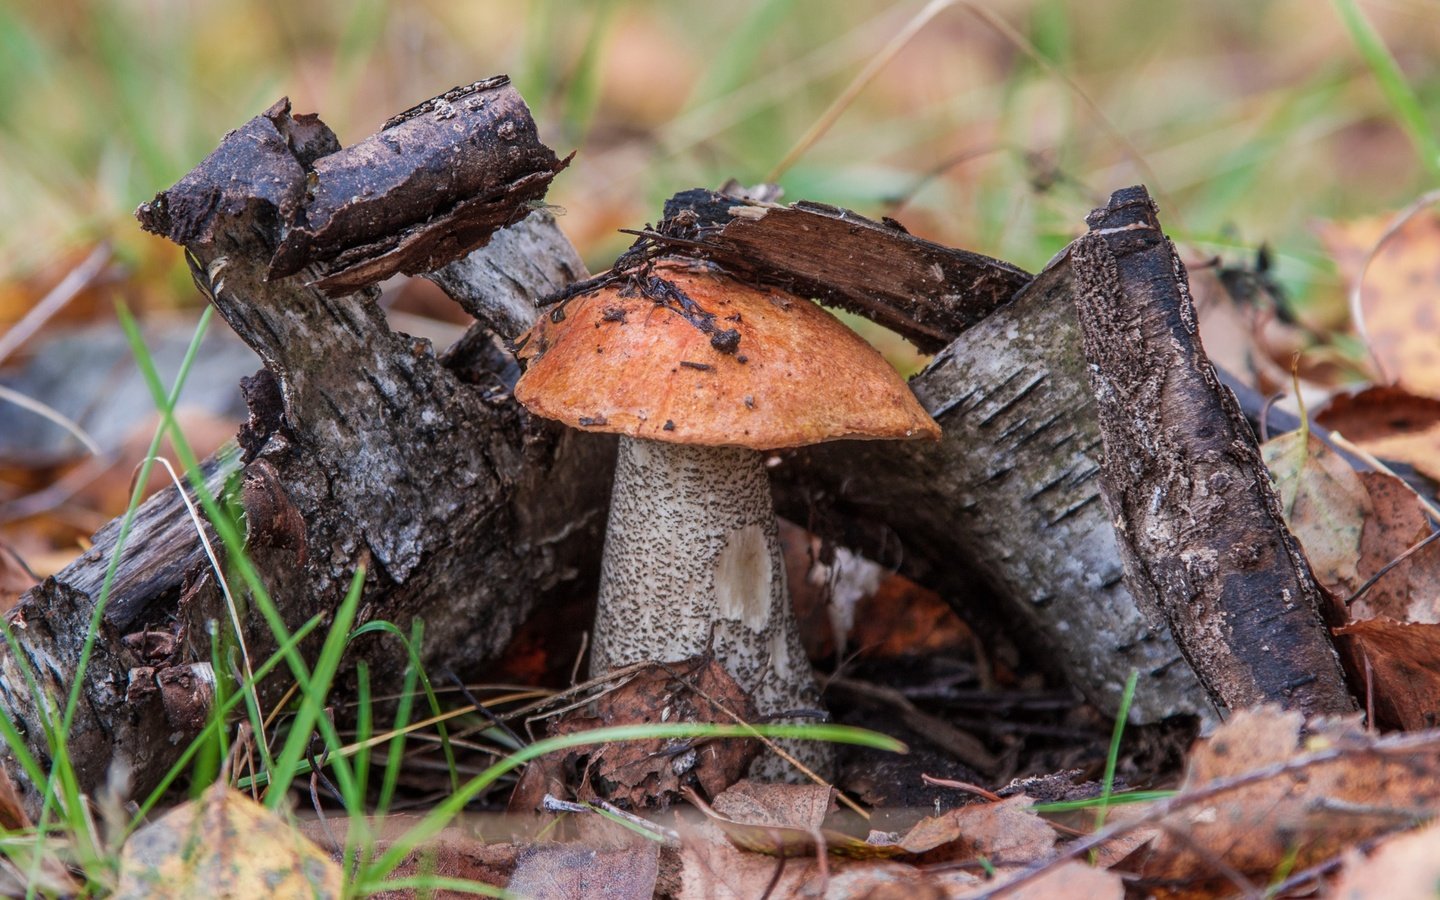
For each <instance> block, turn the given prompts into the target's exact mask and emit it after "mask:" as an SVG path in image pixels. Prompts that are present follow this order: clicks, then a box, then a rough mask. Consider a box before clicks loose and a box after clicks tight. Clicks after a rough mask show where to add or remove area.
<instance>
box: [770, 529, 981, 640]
mask: <svg viewBox="0 0 1440 900" xmlns="http://www.w3.org/2000/svg"><path fill="white" fill-rule="evenodd" d="M780 545H781V548H782V549H783V551H784V554H785V569H786V574H787V578H788V580H789V584H790V597H791V600H792V602H793V603H794V606H795V618H796V620H797V622H798V623H799V627H800V639H801V641H802V642H803V643H804V645H805V652H806V653H807V654H809V656H810V658H811V659H816V660H818V659H828V658H831V657H833V656H834V655H835V653H836V644H837V641H838V643H839V645H840V647H841V648H842V650H843V652H844V653H846V654H847V655H853V656H854V658H856V659H865V660H875V659H889V658H893V657H897V656H919V655H934V654H938V653H945V652H953V651H957V650H960V649H962V648H966V647H969V645H970V642H971V641H972V640H973V635H972V633H971V631H970V629H969V628H968V627H966V625H965V623H964V622H962V621H960V617H959V616H957V615H956V614H955V610H954V609H952V608H951V607H950V605H949V604H948V603H946V602H945V600H944V598H942V597H941V596H940V595H939V594H937V593H935V592H934V591H931V590H929V589H928V588H925V587H922V586H920V585H919V584H916V583H915V582H914V581H911V580H910V579H909V578H906V577H905V576H903V575H900V574H897V573H895V572H891V571H889V570H887V569H885V568H884V567H882V566H880V565H879V564H878V563H875V562H873V561H872V560H869V559H866V558H865V557H863V556H860V555H859V554H857V553H853V552H851V551H850V550H848V549H846V548H844V547H836V546H833V545H829V544H827V543H826V542H825V541H824V540H822V539H821V538H820V537H819V536H818V535H814V534H811V533H810V532H808V531H806V530H805V529H804V528H801V527H800V526H798V525H795V524H793V523H791V522H788V521H786V520H785V519H781V520H780Z"/></svg>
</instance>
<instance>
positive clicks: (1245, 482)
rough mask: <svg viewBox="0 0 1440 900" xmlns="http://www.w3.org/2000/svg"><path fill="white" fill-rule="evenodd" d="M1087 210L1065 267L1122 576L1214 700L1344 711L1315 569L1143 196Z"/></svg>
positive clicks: (1129, 193) (1136, 193) (1128, 194)
mask: <svg viewBox="0 0 1440 900" xmlns="http://www.w3.org/2000/svg"><path fill="white" fill-rule="evenodd" d="M1088 221H1089V224H1090V233H1089V234H1087V235H1086V236H1085V237H1083V238H1081V239H1080V240H1078V241H1076V242H1075V244H1074V245H1072V247H1071V252H1070V256H1071V267H1072V270H1073V271H1074V276H1075V283H1076V291H1075V298H1076V302H1077V305H1078V312H1079V319H1080V326H1081V333H1082V335H1083V337H1084V348H1085V356H1086V358H1087V359H1088V360H1089V362H1090V383H1091V388H1092V390H1093V392H1094V394H1095V405H1096V410H1097V413H1098V419H1099V423H1100V433H1101V435H1102V437H1103V438H1104V443H1105V457H1104V463H1103V465H1102V470H1101V490H1102V494H1103V495H1104V498H1105V502H1106V505H1107V507H1108V508H1109V510H1110V513H1111V516H1112V517H1113V519H1114V523H1115V533H1116V538H1117V541H1118V543H1119V546H1120V556H1121V558H1122V560H1123V561H1124V563H1125V582H1126V584H1127V585H1128V586H1129V588H1130V591H1131V593H1132V594H1134V595H1135V597H1136V598H1137V600H1139V601H1140V603H1141V608H1142V609H1147V610H1149V611H1150V612H1151V613H1152V615H1156V617H1157V618H1163V620H1164V621H1165V622H1166V623H1168V624H1169V626H1170V630H1171V632H1172V633H1173V634H1174V636H1175V641H1176V643H1177V644H1178V645H1179V646H1180V649H1181V651H1182V652H1183V653H1184V654H1185V658H1186V659H1187V660H1189V661H1190V665H1191V666H1192V667H1193V668H1194V669H1195V672H1196V674H1197V675H1199V676H1200V681H1201V683H1203V684H1204V685H1205V687H1206V689H1207V690H1208V691H1209V692H1210V695H1211V697H1212V698H1213V699H1214V701H1215V702H1216V703H1217V704H1219V705H1221V706H1223V707H1228V708H1229V709H1241V708H1244V707H1248V706H1253V705H1255V704H1258V703H1263V702H1267V701H1274V702H1280V703H1283V704H1284V705H1285V706H1287V707H1289V708H1292V709H1298V710H1300V711H1302V712H1304V713H1306V714H1311V715H1313V714H1317V713H1345V712H1350V711H1351V710H1353V709H1354V701H1353V700H1352V699H1351V696H1350V694H1349V692H1348V690H1347V688H1346V684H1345V678H1344V675H1343V674H1342V672H1341V669H1340V662H1339V659H1338V658H1337V656H1336V654H1335V649H1334V647H1333V645H1332V644H1331V642H1330V638H1329V635H1328V633H1327V631H1326V628H1325V624H1324V622H1323V621H1322V619H1321V611H1320V594H1319V591H1318V589H1317V588H1316V586H1315V580H1314V577H1313V576H1312V574H1311V572H1310V568H1309V565H1308V564H1307V563H1306V561H1305V557H1304V556H1303V555H1302V554H1301V552H1300V548H1299V546H1298V545H1297V544H1296V542H1295V538H1294V537H1293V536H1292V535H1291V534H1290V531H1289V530H1288V529H1287V528H1286V527H1285V522H1284V519H1283V518H1282V516H1281V512H1280V503H1279V500H1278V499H1277V497H1276V495H1275V491H1274V488H1273V487H1272V485H1271V483H1270V477H1269V473H1268V472H1267V471H1266V469H1265V464H1264V462H1263V461H1262V460H1261V458H1260V453H1259V448H1258V447H1257V446H1256V443H1255V437H1254V434H1253V433H1252V432H1251V431H1250V428H1249V425H1248V424H1247V423H1246V422H1245V420H1244V418H1243V417H1242V416H1241V414H1240V409H1239V406H1238V404H1237V403H1236V402H1235V398H1234V396H1233V395H1231V393H1230V392H1229V391H1228V390H1226V389H1225V388H1224V387H1222V386H1221V385H1220V383H1219V381H1218V380H1217V378H1216V376H1215V368H1214V366H1213V365H1212V364H1211V363H1210V360H1209V359H1208V358H1207V357H1206V356H1205V351H1204V348H1203V347H1202V346H1201V344H1200V336H1199V333H1198V330H1197V328H1196V321H1195V308H1194V304H1193V303H1192V302H1191V299H1190V293H1189V286H1188V281H1187V278H1186V274H1185V267H1184V265H1182V264H1181V262H1180V258H1179V256H1178V255H1176V253H1175V248H1174V246H1173V245H1172V244H1171V243H1170V241H1169V240H1168V239H1166V237H1165V235H1164V234H1162V233H1161V231H1160V227H1159V222H1158V220H1157V218H1156V213H1155V206H1154V203H1153V202H1152V201H1151V200H1150V196H1149V194H1147V193H1146V192H1145V189H1144V188H1128V189H1126V190H1123V191H1118V192H1116V194H1115V195H1114V196H1113V197H1111V199H1110V204H1109V206H1108V207H1107V208H1105V209H1101V210H1096V211H1095V212H1093V213H1091V215H1090V217H1089V219H1088Z"/></svg>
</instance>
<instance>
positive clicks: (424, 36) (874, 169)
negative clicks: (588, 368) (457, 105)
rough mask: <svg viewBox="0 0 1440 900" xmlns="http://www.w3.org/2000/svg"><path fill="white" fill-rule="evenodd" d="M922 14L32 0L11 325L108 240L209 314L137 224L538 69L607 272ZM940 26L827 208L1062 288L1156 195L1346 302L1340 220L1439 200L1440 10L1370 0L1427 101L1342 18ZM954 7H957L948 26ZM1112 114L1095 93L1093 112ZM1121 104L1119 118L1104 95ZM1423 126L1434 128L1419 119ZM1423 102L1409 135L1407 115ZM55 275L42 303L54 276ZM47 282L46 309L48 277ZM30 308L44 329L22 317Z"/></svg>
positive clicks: (1267, 6) (0, 46)
mask: <svg viewBox="0 0 1440 900" xmlns="http://www.w3.org/2000/svg"><path fill="white" fill-rule="evenodd" d="M926 8H927V7H926V6H925V4H924V3H921V2H900V3H896V2H878V0H847V2H837V0H753V2H724V3H722V2H714V0H669V2H662V0H608V2H607V0H596V2H560V0H503V2H500V0H476V2H463V3H461V2H456V3H442V2H439V0H431V2H424V0H413V2H406V0H397V2H383V0H352V2H307V3H287V2H282V0H224V2H220V0H110V2H104V0H50V2H35V0H25V2H20V3H18V4H17V3H16V2H14V0H10V2H8V3H6V4H4V5H0V283H3V284H4V285H5V286H6V289H7V290H8V291H9V296H10V298H11V301H12V302H11V304H10V305H9V308H8V310H7V309H5V308H4V304H0V316H3V317H0V325H3V324H4V323H5V322H7V321H13V319H14V318H15V317H16V315H17V314H18V313H20V312H23V306H24V301H25V298H26V297H28V296H31V295H32V294H33V290H21V289H19V288H16V287H14V286H15V285H16V284H18V283H21V282H25V280H26V279H32V280H35V281H37V283H38V282H48V281H52V280H53V279H47V278H46V277H44V274H43V273H45V272H46V271H47V268H56V267H58V268H60V269H63V267H64V266H65V265H67V264H70V265H73V263H74V260H75V259H76V258H77V257H76V255H77V254H78V253H82V252H83V251H84V249H85V248H86V247H88V246H91V245H92V244H93V242H95V241H96V240H97V239H101V238H108V239H110V240H112V241H113V242H114V243H115V245H116V248H117V253H118V255H119V258H120V259H121V260H122V261H124V262H126V263H128V264H130V266H132V270H131V271H132V272H133V273H134V275H135V278H136V279H137V280H138V281H139V282H141V283H142V284H146V285H153V286H154V287H155V290H154V291H153V293H152V292H151V291H149V290H146V291H145V293H146V294H147V295H150V302H151V303H159V304H162V305H163V304H166V303H174V304H183V305H194V304H196V303H198V298H197V297H196V296H195V294H194V292H193V291H192V290H190V289H189V288H188V287H187V284H186V282H187V278H186V277H185V276H184V275H183V273H182V268H183V267H182V266H181V265H180V262H179V259H178V256H177V254H176V252H175V251H174V248H171V247H169V246H166V245H165V244H164V243H163V242H162V241H160V240H159V239H156V238H152V237H149V236H146V235H143V234H141V233H140V231H139V229H138V227H137V226H136V225H135V223H134V221H133V219H132V218H131V213H132V211H133V210H134V208H135V206H136V205H137V204H138V203H140V202H142V201H144V200H146V199H148V198H150V197H151V196H153V195H154V194H155V192H156V191H158V190H160V189H162V188H164V187H166V186H168V185H169V184H171V183H172V182H174V181H175V180H176V179H178V178H179V177H180V176H181V175H183V174H184V173H185V172H186V171H187V170H188V169H189V168H190V167H191V166H193V165H194V164H195V163H196V162H198V161H199V159H201V158H202V157H203V156H204V155H205V154H206V153H208V152H209V151H210V150H211V149H212V148H213V147H214V146H215V144H216V143H217V142H218V141H219V139H220V137H221V135H222V134H223V133H224V132H225V131H226V130H228V129H230V128H234V127H236V126H238V125H240V124H241V123H243V122H244V121H245V120H246V119H248V118H249V117H251V116H253V115H256V114H257V113H259V112H260V111H261V110H263V109H264V108H265V107H266V106H268V105H269V104H270V103H272V102H273V101H274V100H275V99H277V98H278V97H280V96H281V95H288V96H289V97H290V98H291V99H292V100H293V101H294V104H295V108H296V110H297V111H299V112H310V111H314V112H318V113H320V115H321V117H322V118H323V119H324V120H325V121H326V122H327V123H328V124H329V125H330V126H331V127H332V128H334V129H335V131H336V132H337V133H338V134H339V135H340V138H341V140H342V141H343V142H346V143H349V142H353V141H356V140H359V139H360V138H362V137H364V136H365V135H367V134H369V133H371V132H372V131H374V130H375V129H376V128H378V127H379V126H380V124H381V123H382V122H383V121H384V120H385V119H386V118H387V117H388V116H390V115H392V114H394V113H396V112H398V111H400V110H402V109H404V108H406V107H408V106H410V105H412V104H414V103H416V102H418V101H420V100H423V99H425V98H427V97H429V96H431V95H433V94H436V93H438V92H440V91H442V90H445V89H447V88H449V87H451V86H453V85H456V84H460V83H465V82H469V81H472V80H475V79H477V78H480V77H483V76H487V75H491V74H494V73H498V72H508V73H510V74H511V75H512V76H513V77H514V78H515V80H516V82H517V83H518V85H519V87H520V89H521V91H522V93H523V94H524V96H525V97H526V98H527V99H528V101H529V102H530V104H531V106H532V108H533V109H534V112H535V114H536V118H537V120H538V121H539V122H540V126H541V136H542V138H543V139H544V140H546V141H547V143H549V144H550V145H551V146H552V147H554V148H555V149H556V150H557V151H558V152H560V153H562V154H564V153H568V152H569V151H571V150H575V151H578V153H577V156H576V159H575V162H574V164H573V165H572V166H571V168H570V169H569V170H568V171H566V172H564V173H563V174H562V175H561V176H560V177H559V178H558V179H557V181H556V182H555V186H554V188H553V190H552V192H551V194H550V197H549V200H550V202H552V203H554V204H555V205H557V206H558V207H561V208H563V210H564V216H563V218H562V219H561V225H562V227H563V228H564V229H565V231H566V232H567V233H568V234H569V235H570V237H571V239H572V240H574V241H575V242H576V244H577V245H578V246H579V247H580V249H581V251H582V253H583V254H584V255H585V257H586V259H587V260H588V261H589V262H590V263H591V264H592V265H593V266H597V267H600V266H604V265H605V264H606V263H607V262H608V260H609V259H610V258H612V257H613V256H614V254H615V253H616V252H617V251H618V250H620V249H622V248H623V247H624V246H625V245H626V244H627V243H628V240H629V239H628V238H626V237H624V236H621V235H617V234H616V233H615V229H616V228H619V227H636V226H639V225H641V224H642V223H644V222H646V221H653V220H654V219H655V218H656V216H657V214H658V210H659V206H660V203H661V201H662V200H663V199H664V198H665V197H666V196H668V195H670V194H671V193H673V192H675V191H677V190H680V189H683V188H687V187H692V186H697V185H706V186H714V185H717V184H719V183H720V182H722V181H723V180H724V179H726V178H729V177H732V176H733V177H736V178H739V179H740V180H742V181H746V182H755V181H758V180H760V179H763V178H764V177H765V176H766V174H767V173H768V172H769V171H770V170H771V169H772V168H773V167H774V166H775V165H776V164H777V163H778V162H779V161H780V160H781V159H782V158H783V157H784V156H785V154H786V152H787V150H789V149H790V148H791V147H792V146H793V145H794V144H795V142H796V141H797V139H799V138H800V137H801V135H802V134H804V133H805V132H806V130H807V129H808V128H809V127H810V126H811V125H812V124H813V123H815V122H816V120H817V119H818V118H819V117H820V116H821V115H822V113H823V111H824V110H825V109H826V108H827V107H828V106H829V105H830V104H831V103H832V101H834V100H835V98H836V97H837V96H839V95H840V94H841V93H842V91H844V89H845V87H846V85H847V84H849V83H850V82H851V80H852V79H853V78H854V77H855V76H856V75H857V73H859V72H860V71H861V70H862V69H863V68H864V67H865V66H866V65H867V63H868V62H869V61H871V60H872V59H873V58H875V56H876V54H877V53H878V52H879V51H880V49H881V48H882V47H883V46H884V45H885V44H886V43H887V42H888V41H889V40H890V39H891V38H892V37H893V36H894V35H895V34H896V33H898V32H900V31H901V30H902V29H903V28H904V27H905V26H906V23H907V22H909V21H910V20H912V19H913V18H914V17H915V16H917V15H918V14H920V13H921V11H922V10H925V9H926ZM983 8H984V9H985V10H987V11H989V12H990V13H991V14H993V16H995V17H997V18H998V19H999V20H1002V21H1003V23H1005V24H1007V25H1008V26H1009V27H1010V28H1013V30H1014V34H1013V35H1008V36H1007V34H1005V33H1004V32H1003V30H1002V29H1000V28H997V27H996V26H995V23H994V22H992V21H987V20H986V19H985V17H983V16H981V15H977V14H976V12H975V10H974V9H973V8H972V7H971V6H969V5H967V4H962V3H956V4H952V5H950V6H948V7H947V8H944V9H942V10H940V11H939V12H938V13H937V14H936V15H934V17H933V18H932V19H931V20H929V21H928V23H927V24H926V25H925V26H924V27H923V28H922V29H921V30H920V31H919V33H918V34H917V35H916V36H915V37H914V39H913V40H911V41H910V42H909V43H908V44H906V45H905V47H904V48H903V50H902V51H901V52H899V53H898V54H897V55H896V56H895V57H894V58H893V59H891V60H890V61H889V62H888V63H887V64H886V65H885V66H884V67H883V68H882V69H881V70H880V71H879V73H878V75H877V76H876V77H875V78H874V80H873V81H872V82H871V83H870V84H869V85H868V86H867V87H865V89H864V90H863V91H861V92H860V93H859V94H858V96H857V97H856V98H855V100H854V102H853V103H852V104H851V105H850V106H849V107H848V108H847V109H846V110H845V112H844V113H843V115H841V116H840V117H839V119H838V120H837V121H836V122H835V124H834V127H833V128H832V129H831V130H830V131H829V132H828V133H827V134H825V135H824V137H823V138H821V139H820V140H819V141H818V142H816V143H815V144H814V145H813V146H812V147H811V148H810V149H809V150H808V151H807V152H806V153H805V154H804V155H803V156H802V157H801V158H800V159H799V160H798V162H796V163H795V164H794V165H793V166H792V167H791V168H790V169H789V170H788V171H787V172H785V174H784V176H783V178H782V179H781V183H782V184H783V186H784V188H785V191H786V198H787V199H791V200H794V199H800V198H806V199H815V200H821V201H826V202H830V203H836V204H840V205H844V206H849V207H852V208H854V209H856V210H858V211H860V212H862V213H865V214H867V215H872V216H878V215H882V214H891V215H895V216H896V217H897V218H899V219H900V220H901V221H903V222H904V223H905V224H906V225H907V226H908V227H909V228H910V230H911V231H912V232H915V233H917V234H920V235H922V236H925V237H929V238H932V239H935V240H938V241H942V242H945V243H948V244H952V245H956V246H961V247H965V248H967V249H971V250H976V251H980V252H984V253H988V254H991V255H995V256H999V257H1003V258H1005V259H1008V260H1010V261H1012V262H1014V263H1016V264H1018V265H1021V266H1025V267H1027V268H1031V269H1034V268H1038V267H1039V266H1041V265H1043V264H1044V262H1045V260H1046V259H1047V258H1049V256H1050V255H1051V254H1052V253H1053V252H1055V251H1056V250H1057V249H1059V248H1060V247H1061V246H1063V245H1064V243H1065V242H1066V241H1068V240H1069V239H1070V238H1071V237H1073V236H1074V235H1075V234H1076V233H1077V230H1078V229H1080V228H1081V227H1083V219H1084V215H1085V213H1086V212H1087V211H1088V210H1089V209H1090V208H1091V207H1093V206H1095V205H1097V204H1099V203H1101V202H1103V200H1104V198H1105V196H1106V195H1107V194H1108V193H1109V192H1110V191H1111V190H1112V189H1114V188H1117V187H1121V186H1124V185H1127V184H1131V183H1135V182H1140V181H1144V182H1146V183H1148V184H1149V185H1150V187H1151V189H1152V191H1153V192H1154V193H1155V194H1156V195H1157V196H1158V197H1159V198H1160V200H1161V203H1162V218H1163V221H1165V222H1166V224H1167V226H1168V227H1169V228H1170V230H1171V231H1172V233H1174V234H1175V236H1176V237H1177V238H1179V239H1180V240H1181V241H1182V242H1183V243H1186V244H1188V245H1189V246H1190V248H1191V249H1192V250H1193V251H1196V252H1201V253H1214V252H1221V253H1227V254H1231V255H1233V256H1235V257H1237V258H1238V257H1239V256H1240V255H1241V254H1242V252H1244V253H1248V250H1246V249H1245V248H1253V247H1254V246H1256V245H1258V244H1260V243H1262V242H1268V243H1270V244H1271V245H1272V246H1273V247H1274V248H1275V250H1276V251H1277V257H1278V260H1279V271H1280V275H1281V277H1282V279H1283V280H1284V281H1285V283H1286V284H1287V286H1289V287H1290V288H1291V289H1292V291H1293V293H1294V294H1295V295H1296V296H1297V297H1298V298H1299V299H1300V300H1301V301H1302V302H1305V301H1315V300H1323V299H1324V298H1325V297H1327V296H1334V295H1337V294H1338V291H1339V286H1338V281H1337V278H1336V276H1335V274H1334V271H1333V268H1332V267H1331V266H1330V265H1329V263H1328V262H1327V261H1326V259H1325V258H1324V255H1323V254H1322V253H1321V252H1320V249H1319V245H1318V242H1317V241H1316V239H1315V237H1314V236H1313V233H1312V229H1311V226H1312V223H1313V221H1314V220H1315V219H1317V218H1331V217H1351V216H1356V215H1360V214H1364V213H1371V212H1376V211H1381V210H1389V209H1394V208H1397V207H1399V206H1402V205H1404V204H1405V203H1407V202H1409V201H1410V200H1412V199H1413V198H1414V197H1415V196H1417V195H1418V194H1419V193H1420V192H1422V191H1423V190H1425V189H1427V188H1429V187H1434V186H1435V183H1436V178H1435V174H1434V173H1435V172H1436V171H1437V166H1440V162H1437V161H1435V160H1429V159H1426V154H1425V153H1423V152H1421V151H1420V150H1419V149H1418V146H1421V145H1423V144H1424V140H1425V139H1423V138H1419V137H1418V135H1417V133H1416V126H1417V122H1418V123H1419V124H1420V126H1421V128H1422V130H1426V129H1428V133H1429V134H1430V135H1432V136H1431V137H1430V138H1429V140H1430V141H1431V142H1432V144H1433V140H1434V138H1433V134H1434V131H1435V129H1436V128H1437V127H1440V115H1437V113H1436V108H1437V106H1440V0H1361V2H1359V3H1358V9H1359V10H1360V11H1361V12H1362V13H1363V15H1364V16H1365V17H1366V18H1367V19H1368V21H1369V22H1370V23H1372V24H1373V26H1374V29H1375V32H1376V33H1377V34H1378V36H1379V37H1380V38H1381V39H1382V40H1383V42H1384V46H1385V47H1386V48H1388V52H1389V54H1390V56H1389V57H1388V58H1389V59H1390V60H1391V61H1392V62H1394V63H1395V64H1396V65H1397V66H1398V71H1399V73H1401V75H1402V77H1403V86H1404V87H1405V88H1407V89H1408V90H1409V91H1410V92H1411V97H1410V99H1411V100H1412V101H1414V105H1413V108H1412V109H1410V111H1409V113H1410V116H1411V119H1410V122H1409V125H1410V128H1409V130H1407V128H1406V127H1405V115H1404V112H1405V111H1404V110H1403V109H1400V108H1398V107H1397V105H1396V101H1395V99H1394V97H1393V96H1388V97H1387V94H1386V92H1385V91H1384V90H1383V88H1382V85H1383V82H1384V77H1383V74H1384V73H1383V72H1379V71H1377V69H1376V66H1375V64H1374V63H1373V61H1372V62H1367V60H1366V57H1365V53H1364V52H1363V47H1362V46H1361V42H1360V41H1357V39H1356V37H1355V35H1354V32H1353V31H1352V30H1349V29H1347V27H1346V26H1345V24H1344V22H1343V21H1342V13H1341V7H1340V6H1339V5H1338V4H1332V3H1330V2H1325V0H1272V2H1257V0H1212V2H1207V3H1156V2H1154V0H1090V2H1083V3H1082V2H1064V0H998V2H992V3H985V4H983ZM932 11H933V10H932ZM1087 98H1088V101H1087ZM1091 102H1093V108H1092V106H1091V105H1090V103H1091ZM1402 106H1403V104H1402ZM1397 109H1398V111H1397ZM26 283H29V282H26ZM41 286H43V285H41ZM17 307H18V309H17Z"/></svg>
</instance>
